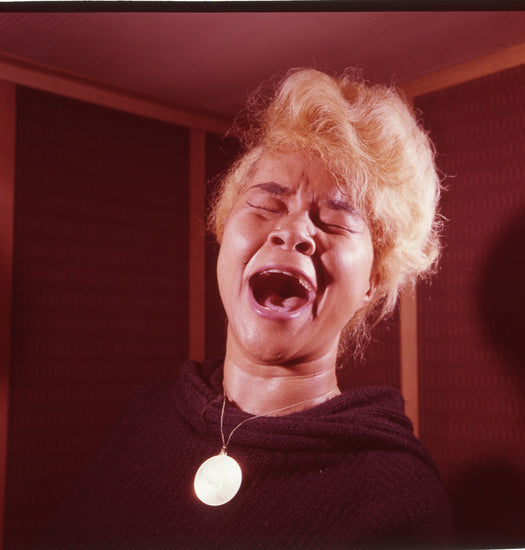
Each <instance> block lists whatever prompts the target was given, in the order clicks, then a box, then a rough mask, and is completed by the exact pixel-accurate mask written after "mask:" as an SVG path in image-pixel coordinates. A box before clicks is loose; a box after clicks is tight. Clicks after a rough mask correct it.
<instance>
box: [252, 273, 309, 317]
mask: <svg viewBox="0 0 525 550" xmlns="http://www.w3.org/2000/svg"><path fill="white" fill-rule="evenodd" d="M250 289H251V291H252V295H253V298H254V300H255V302H256V303H257V304H258V306H260V307H262V308H264V310H266V311H268V312H275V313H283V314H286V313H289V314H293V313H295V312H299V311H300V310H302V309H303V308H304V307H306V306H307V305H308V304H310V303H311V302H312V301H313V299H314V296H315V290H314V288H313V286H312V284H311V283H310V282H309V281H308V280H307V279H306V278H305V277H303V276H301V275H299V274H297V273H293V272H291V271H286V270H282V269H277V268H272V269H266V270H263V271H259V272H258V273H255V274H254V275H252V277H251V278H250Z"/></svg>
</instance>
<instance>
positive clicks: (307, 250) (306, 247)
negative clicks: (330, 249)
mask: <svg viewBox="0 0 525 550" xmlns="http://www.w3.org/2000/svg"><path fill="white" fill-rule="evenodd" d="M295 250H297V252H300V253H301V254H311V253H312V252H313V246H312V243H310V242H308V241H302V242H300V243H297V244H296V245H295Z"/></svg>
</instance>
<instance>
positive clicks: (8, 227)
mask: <svg viewBox="0 0 525 550" xmlns="http://www.w3.org/2000/svg"><path fill="white" fill-rule="evenodd" d="M15 108H16V86H15V85H14V84H12V83H10V82H5V81H0V339H1V344H0V354H1V357H0V549H1V548H2V543H3V531H4V511H5V510H4V502H5V481H6V463H7V427H8V412H9V366H10V351H11V291H12V273H13V222H14V198H15V124H16V113H15Z"/></svg>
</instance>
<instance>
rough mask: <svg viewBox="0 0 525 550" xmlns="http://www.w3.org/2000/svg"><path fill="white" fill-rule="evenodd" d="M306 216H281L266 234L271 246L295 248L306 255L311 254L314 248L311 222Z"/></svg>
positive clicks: (286, 248)
mask: <svg viewBox="0 0 525 550" xmlns="http://www.w3.org/2000/svg"><path fill="white" fill-rule="evenodd" d="M306 218H307V216H306V215H304V216H294V217H292V216H287V217H286V218H281V219H280V220H279V223H278V224H277V225H276V227H275V228H274V229H273V230H272V232H271V233H270V234H269V235H268V240H269V242H270V244H271V245H272V246H277V247H281V248H284V249H285V250H289V251H292V250H295V251H297V252H300V253H301V254H305V255H306V256H312V255H313V254H314V253H315V250H316V244H315V239H314V237H313V234H312V228H311V227H310V225H312V224H311V222H310V220H309V219H306Z"/></svg>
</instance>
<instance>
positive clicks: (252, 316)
mask: <svg viewBox="0 0 525 550" xmlns="http://www.w3.org/2000/svg"><path fill="white" fill-rule="evenodd" d="M251 116H252V118H251V123H250V124H249V125H248V127H247V128H245V129H244V131H243V145H244V153H243V155H242V156H241V157H240V159H239V160H238V162H237V163H236V164H235V165H234V166H233V167H232V169H231V170H230V172H229V173H228V174H227V175H226V177H225V179H224V182H223V186H222V188H221V190H220V193H219V194H218V197H217V200H216V201H215V204H214V207H213V211H212V215H211V217H210V219H211V225H212V228H213V231H214V232H215V235H216V237H217V239H218V241H219V242H220V253H219V259H218V266H217V274H218V282H219V289H220V294H221V298H222V300H223V304H224V307H225V310H226V313H227V316H228V333H227V347H226V355H225V358H224V361H208V362H205V363H203V364H197V363H195V362H188V363H187V364H186V365H184V366H183V368H182V369H181V373H180V377H179V379H178V380H177V382H176V383H174V384H173V385H169V386H158V385H157V386H154V387H150V388H147V389H145V390H143V391H142V392H140V393H139V394H138V395H137V396H136V397H135V398H134V399H133V401H132V403H131V405H130V407H129V409H128V410H127V412H126V413H125V414H124V415H123V417H122V418H121V420H120V422H119V424H118V425H117V426H116V427H115V429H114V430H113V432H112V434H111V435H110V437H109V439H108V441H107V442H106V445H105V447H104V449H103V450H102V452H101V454H100V455H99V457H98V459H97V461H96V462H95V464H94V465H93V467H92V468H91V470H90V471H89V472H88V474H87V476H86V477H85V479H84V481H83V482H82V483H81V484H80V486H79V487H78V488H77V489H76V491H75V492H74V493H73V494H72V495H71V496H70V497H69V499H68V500H67V501H66V502H65V503H64V506H63V507H62V511H61V512H60V513H59V514H58V516H57V518H56V520H55V521H54V523H53V525H52V527H51V529H50V531H49V532H50V536H49V538H48V539H47V545H48V546H52V547H54V548H56V547H59V546H60V545H62V546H67V547H71V546H74V547H75V548H77V547H78V548H84V547H86V548H164V547H170V548H180V547H184V548H214V547H218V548H219V547H220V548H222V547H233V548H253V547H260V548H309V547H312V548H340V547H354V546H369V545H390V544H423V543H428V544H433V545H436V544H439V543H444V542H446V541H447V537H448V531H449V524H448V512H447V506H446V497H445V495H444V492H443V489H442V486H441V482H440V480H439V475H438V473H437V471H436V469H435V466H434V464H433V462H432V460H431V458H430V457H429V456H428V454H427V452H426V451H425V449H424V448H423V447H422V445H421V444H420V443H419V442H418V441H417V439H416V438H415V437H414V436H413V434H412V428H411V424H410V421H409V420H408V419H407V417H406V416H405V415H404V412H403V401H402V398H401V396H400V395H399V393H398V392H397V391H395V390H393V389H389V388H384V387H382V388H364V389H360V390H357V391H353V392H347V393H341V391H340V390H339V388H338V386H337V379H336V363H337V359H338V354H341V353H351V352H354V353H355V354H359V352H360V351H361V350H362V349H363V346H364V344H365V342H366V339H367V334H368V327H369V326H370V325H371V324H372V323H374V322H376V321H377V320H379V319H380V318H382V317H384V316H385V315H387V314H388V313H389V312H391V311H392V309H393V307H394V305H395V303H396V299H397V295H398V293H399V290H400V289H401V288H404V287H407V286H408V285H410V284H413V283H414V281H415V280H416V279H417V277H418V276H420V275H422V274H424V273H427V272H429V270H431V268H432V266H433V265H434V264H435V262H436V259H437V257H438V252H439V247H438V237H437V232H438V231H437V230H438V228H439V224H438V222H437V219H438V218H437V216H436V205H437V200H438V195H439V179H438V176H437V174H436V170H435V166H434V161H433V154H432V149H431V144H430V142H429V140H428V139H427V137H426V135H425V133H424V132H423V131H422V130H421V129H420V128H419V127H418V124H417V122H416V121H415V119H414V117H413V115H412V113H411V112H410V110H409V108H408V107H407V106H406V105H405V103H404V102H403V101H402V100H401V99H400V98H399V96H398V95H397V94H396V93H395V92H394V91H393V90H389V89H386V88H383V87H379V86H369V85H367V84H365V83H364V82H362V81H361V80H360V79H359V78H358V77H357V76H356V75H355V74H353V73H351V72H347V73H346V74H345V75H343V76H342V77H341V78H332V77H330V76H328V75H326V74H324V73H321V72H319V71H315V70H300V71H293V72H291V73H290V74H289V75H288V76H287V78H285V79H284V80H283V81H282V82H281V83H280V85H279V86H278V88H277V91H276V93H275V96H274V97H273V99H272V100H271V101H270V103H269V104H268V106H267V107H265V108H264V109H263V110H260V109H256V110H255V112H254V113H252V114H251ZM44 546H46V544H44Z"/></svg>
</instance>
